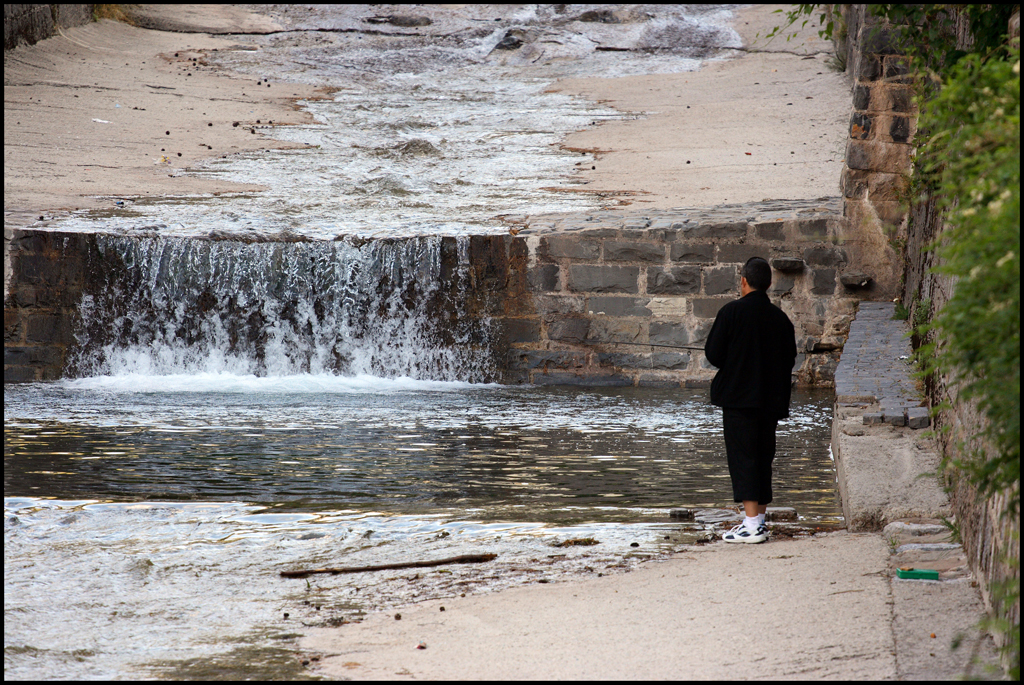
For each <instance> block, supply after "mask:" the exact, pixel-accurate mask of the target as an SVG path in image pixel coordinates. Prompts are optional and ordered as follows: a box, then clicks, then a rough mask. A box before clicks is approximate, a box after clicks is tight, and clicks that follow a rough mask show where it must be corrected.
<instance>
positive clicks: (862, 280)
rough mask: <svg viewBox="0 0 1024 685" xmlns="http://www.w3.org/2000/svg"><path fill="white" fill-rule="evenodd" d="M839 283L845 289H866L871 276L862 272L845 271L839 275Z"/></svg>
mask: <svg viewBox="0 0 1024 685" xmlns="http://www.w3.org/2000/svg"><path fill="white" fill-rule="evenodd" d="M839 282H840V283H842V284H843V285H844V286H846V287H847V288H866V287H867V286H868V285H869V284H870V283H871V276H868V275H867V274H866V273H864V272H863V271H846V272H844V273H842V274H840V275H839Z"/></svg>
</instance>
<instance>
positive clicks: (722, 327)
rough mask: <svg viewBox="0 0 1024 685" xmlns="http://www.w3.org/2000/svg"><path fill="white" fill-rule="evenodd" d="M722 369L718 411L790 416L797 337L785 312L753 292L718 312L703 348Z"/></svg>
mask: <svg viewBox="0 0 1024 685" xmlns="http://www.w3.org/2000/svg"><path fill="white" fill-rule="evenodd" d="M704 356H705V357H707V360H708V361H709V362H711V363H712V364H714V365H715V366H717V367H718V373H717V374H715V380H713V381H712V382H711V401H712V402H713V403H714V404H717V405H718V406H720V407H734V408H758V409H763V410H766V411H767V412H769V414H770V415H772V416H773V418H775V419H784V418H786V417H787V416H789V395H790V387H791V381H790V374H791V373H792V371H793V362H794V361H796V333H795V331H794V329H793V324H792V322H791V321H790V320H789V317H788V316H786V314H785V312H783V311H782V310H781V309H779V308H778V307H776V306H775V305H773V304H772V303H771V301H769V299H768V295H766V294H765V293H764V292H762V291H759V290H755V291H753V292H751V293H748V294H747V295H746V296H745V297H742V298H740V299H738V300H733V301H732V302H730V303H729V304H727V305H725V306H724V307H722V308H721V309H720V310H718V316H717V317H715V324H714V325H713V326H712V327H711V333H709V334H708V339H707V342H706V343H705V345H704Z"/></svg>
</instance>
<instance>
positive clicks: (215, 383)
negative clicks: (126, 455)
mask: <svg viewBox="0 0 1024 685" xmlns="http://www.w3.org/2000/svg"><path fill="white" fill-rule="evenodd" d="M60 384H61V385H62V386H63V387H65V388H68V389H70V390H92V391H102V392H114V393H182V392H189V393H196V392H208V393H257V394H312V393H321V394H323V393H328V394H359V393H382V394H390V393H394V392H418V391H419V392H458V391H462V390H466V389H469V388H497V387H500V386H499V385H496V384H482V383H466V382H462V381H432V380H417V379H415V378H410V377H408V376H399V377H397V378H380V377H377V376H370V375H367V374H359V375H355V376H335V375H331V374H294V375H286V376H262V377H261V376H255V375H252V374H235V373H227V372H220V373H194V374H167V375H150V374H138V373H126V374H119V375H108V376H91V377H88V378H74V379H65V380H62V381H60Z"/></svg>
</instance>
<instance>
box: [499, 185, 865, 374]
mask: <svg viewBox="0 0 1024 685" xmlns="http://www.w3.org/2000/svg"><path fill="white" fill-rule="evenodd" d="M839 210H840V200H839V198H820V199H817V200H807V201H798V200H779V201H764V202H758V203H749V204H742V205H724V206H719V207H714V208H699V209H698V208H694V209H686V208H680V209H673V210H657V211H655V210H651V211H647V212H643V211H637V210H627V211H625V212H623V211H617V212H594V213H591V214H582V215H571V216H566V215H560V216H539V217H531V219H530V221H529V223H528V225H527V227H525V228H523V229H521V230H519V231H518V236H517V237H516V238H515V240H524V241H525V245H526V247H527V250H528V259H527V263H526V270H527V282H528V283H529V290H530V299H531V302H532V304H531V306H530V308H529V310H530V311H529V312H522V313H520V314H519V315H517V316H516V317H515V318H509V319H508V320H507V321H506V322H505V325H504V329H505V331H506V340H507V344H508V345H509V347H510V354H509V356H508V359H509V364H510V368H509V371H510V373H511V374H512V375H514V376H515V377H517V378H518V379H519V380H520V381H521V382H526V383H534V384H543V385H552V384H575V385H638V386H656V387H680V386H689V387H699V386H704V385H707V384H709V383H710V381H711V379H712V378H713V377H714V374H715V371H716V369H715V368H714V367H713V366H711V365H710V364H709V363H708V362H707V360H706V359H704V353H703V344H704V339H705V338H706V336H707V334H708V332H709V331H710V329H711V325H712V323H713V322H714V318H715V316H716V314H717V313H718V310H719V309H721V307H722V306H723V305H724V304H725V303H727V302H729V301H731V300H733V299H736V298H738V297H739V283H740V269H741V267H742V265H743V263H744V262H746V260H747V259H749V258H750V257H753V256H761V257H764V258H766V259H768V260H769V262H770V263H773V264H778V265H779V266H781V267H782V268H781V269H779V268H776V269H774V270H773V271H774V273H773V287H772V289H771V291H770V293H769V295H770V297H771V298H772V300H773V301H774V302H775V303H776V304H777V305H779V306H780V307H782V309H783V310H784V311H785V312H786V313H787V314H788V315H789V316H790V318H791V319H792V320H793V322H794V325H795V326H796V329H797V343H798V347H799V351H800V353H801V354H800V356H799V358H798V361H797V366H796V368H794V370H793V374H794V380H795V381H796V382H799V383H801V384H806V385H820V386H828V385H831V384H832V381H833V373H834V370H835V368H836V364H837V363H838V358H839V350H840V349H841V348H842V345H843V341H844V340H845V337H846V333H847V329H848V326H849V321H850V320H851V318H852V314H853V310H854V303H855V302H856V301H857V300H858V299H860V297H862V296H863V295H864V294H865V291H863V290H859V292H854V290H853V289H850V288H847V287H844V286H843V285H842V283H841V281H840V276H841V274H842V273H844V272H845V270H846V268H847V266H848V254H847V247H846V244H845V243H846V241H847V237H848V236H847V224H846V222H845V221H844V219H843V218H842V216H841V215H840V211H839ZM868 292H870V289H869V290H868Z"/></svg>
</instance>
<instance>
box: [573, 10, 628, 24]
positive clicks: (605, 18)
mask: <svg viewBox="0 0 1024 685" xmlns="http://www.w3.org/2000/svg"><path fill="white" fill-rule="evenodd" d="M576 21H585V22H600V23H602V24H618V23H619V18H618V17H616V16H615V14H614V13H613V12H612V11H611V10H589V11H587V12H584V13H583V14H581V15H580V16H578V17H576Z"/></svg>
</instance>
